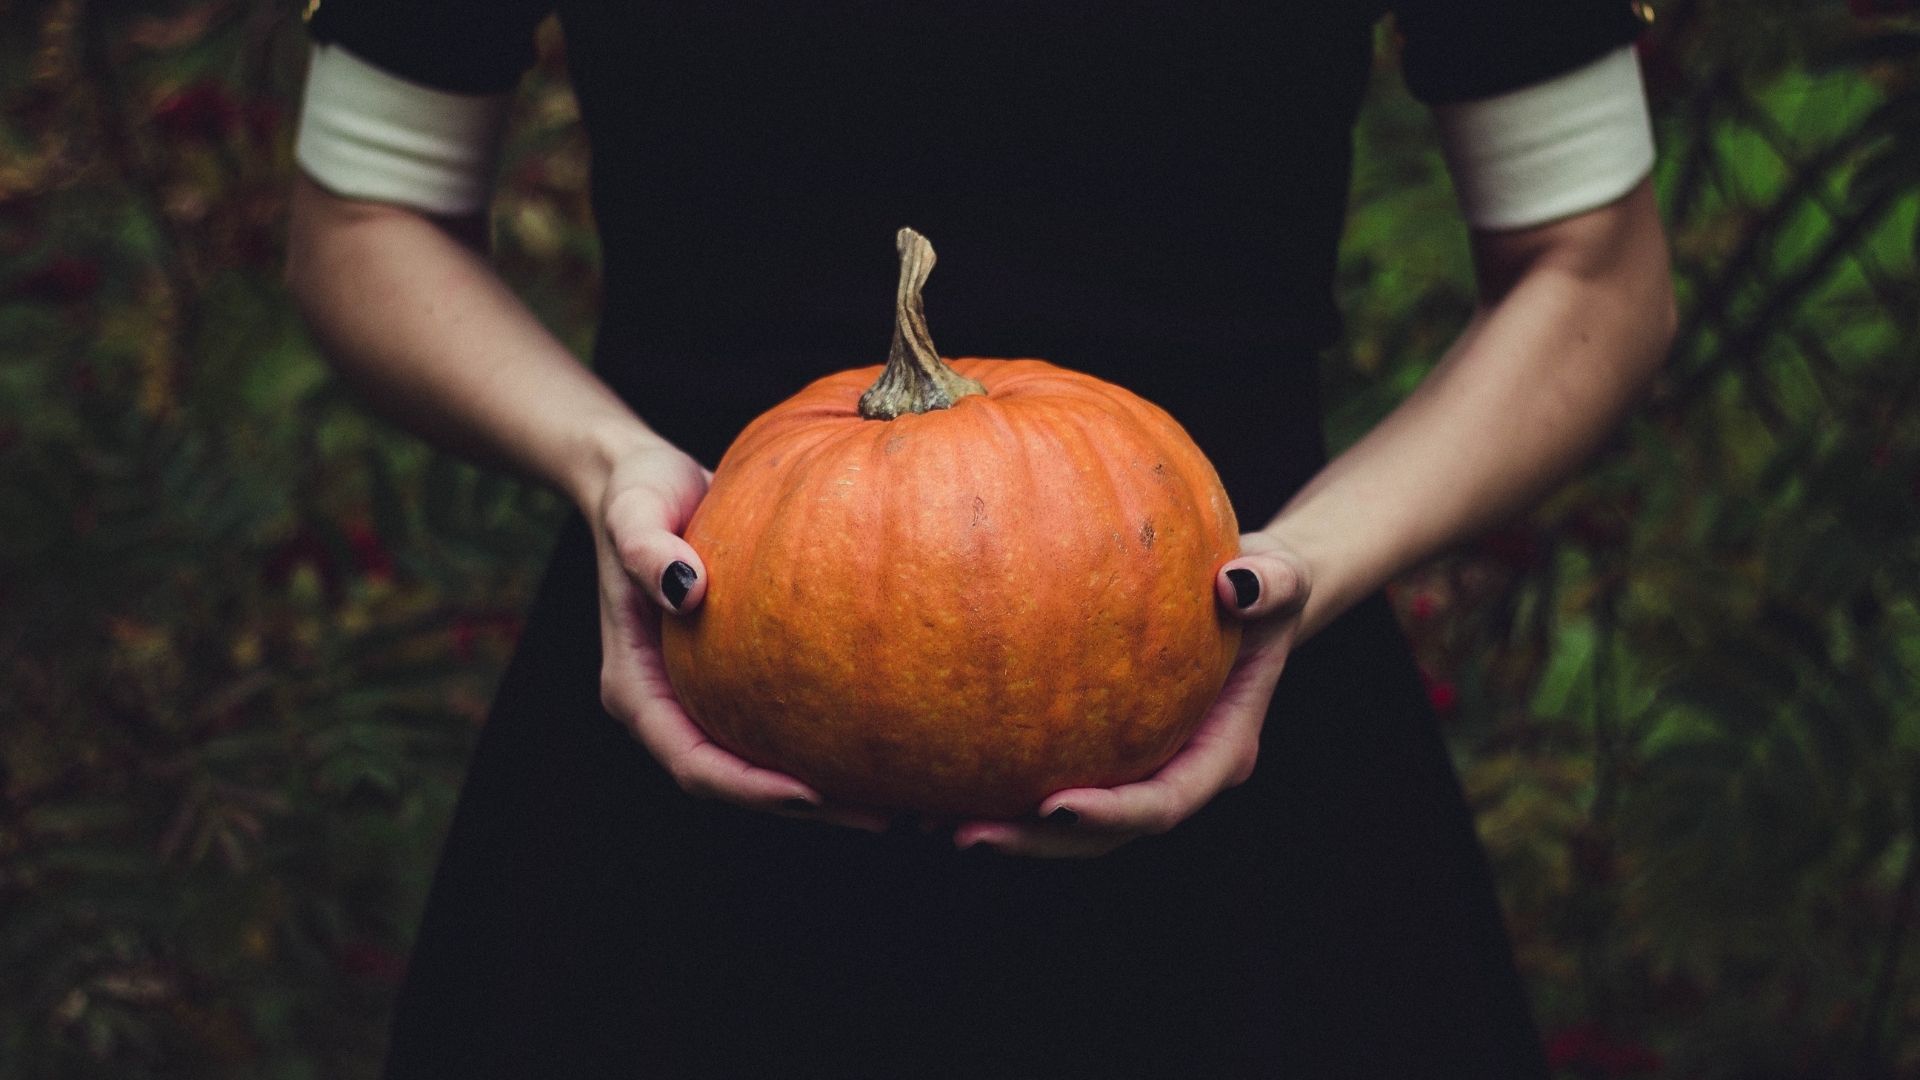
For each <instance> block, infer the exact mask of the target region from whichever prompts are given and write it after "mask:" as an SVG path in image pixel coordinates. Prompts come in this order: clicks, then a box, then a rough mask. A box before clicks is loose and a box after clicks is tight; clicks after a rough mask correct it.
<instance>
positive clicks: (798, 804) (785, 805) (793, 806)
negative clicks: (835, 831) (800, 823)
mask: <svg viewBox="0 0 1920 1080" xmlns="http://www.w3.org/2000/svg"><path fill="white" fill-rule="evenodd" d="M675 565H676V566H678V565H682V564H679V563H676V564H675ZM780 808H781V809H782V810H789V811H792V812H793V813H796V814H804V813H806V812H807V811H809V810H812V809H813V808H814V805H813V803H812V802H811V801H809V800H807V799H803V798H801V797H800V796H798V795H795V796H794V797H792V798H790V799H781V800H780Z"/></svg>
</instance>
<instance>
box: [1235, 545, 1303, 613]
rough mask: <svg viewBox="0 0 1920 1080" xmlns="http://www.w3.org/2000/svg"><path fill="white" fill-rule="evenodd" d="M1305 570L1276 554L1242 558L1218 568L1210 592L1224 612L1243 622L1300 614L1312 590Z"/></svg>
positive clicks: (1285, 557)
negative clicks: (1216, 598)
mask: <svg viewBox="0 0 1920 1080" xmlns="http://www.w3.org/2000/svg"><path fill="white" fill-rule="evenodd" d="M1312 588H1313V586H1312V583H1311V582H1310V581H1309V580H1308V576H1307V571H1306V567H1305V566H1303V565H1301V563H1300V562H1299V560H1297V559H1294V558H1291V557H1289V556H1287V555H1285V554H1281V553H1279V552H1260V553H1257V554H1248V555H1242V556H1240V557H1239V558H1236V559H1233V560H1231V561H1229V562H1227V563H1226V565H1224V566H1222V567H1221V568H1220V573H1219V574H1217V575H1216V576H1215V578H1214V583H1213V591H1214V594H1215V595H1216V596H1218V597H1219V599H1220V603H1221V605H1222V606H1224V607H1225V608H1226V609H1227V610H1229V611H1231V612H1233V613H1234V614H1235V615H1238V616H1239V617H1240V618H1242V619H1264V618H1267V617H1269V616H1273V615H1286V614H1291V613H1292V612H1296V611H1299V610H1300V609H1301V608H1302V607H1303V606H1305V605H1306V602H1307V594H1308V593H1309V592H1311V591H1312Z"/></svg>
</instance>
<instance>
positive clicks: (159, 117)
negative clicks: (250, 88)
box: [153, 79, 240, 140]
mask: <svg viewBox="0 0 1920 1080" xmlns="http://www.w3.org/2000/svg"><path fill="white" fill-rule="evenodd" d="M153 122H154V124H155V125H156V126H158V127H159V129H160V130H161V131H162V132H163V133H165V134H166V135H168V136H170V137H172V138H176V139H207V140H213V139H223V138H226V137H227V136H228V135H230V134H232V133H233V131H234V129H235V128H236V127H238V126H239V123H240V107H239V105H238V104H237V103H235V101H234V100H233V96H232V95H230V94H228V93H227V88H226V87H225V86H224V85H223V84H221V83H219V82H217V81H215V80H213V79H201V80H199V81H198V82H194V83H189V84H188V85H187V86H185V87H182V88H181V89H180V90H178V91H176V92H174V93H173V94H172V95H170V96H169V97H168V98H167V99H166V100H164V101H162V102H161V103H160V104H159V106H158V107H156V108H155V109H154V110H153Z"/></svg>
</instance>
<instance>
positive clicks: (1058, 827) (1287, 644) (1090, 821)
mask: <svg viewBox="0 0 1920 1080" xmlns="http://www.w3.org/2000/svg"><path fill="white" fill-rule="evenodd" d="M1240 551H1241V554H1240V556H1239V557H1238V558H1235V559H1232V560H1231V561H1229V562H1227V563H1226V565H1224V566H1222V567H1221V570H1220V574H1219V575H1218V576H1217V577H1216V578H1215V580H1214V595H1215V596H1216V598H1217V599H1218V600H1219V601H1220V603H1221V605H1222V606H1223V607H1225V608H1226V610H1227V611H1229V612H1231V613H1232V614H1234V615H1235V616H1238V617H1239V618H1242V619H1246V620H1248V625H1247V627H1246V633H1245V634H1244V635H1243V636H1242V638H1241V641H1240V655H1239V656H1238V657H1237V658H1236V659H1235V660H1234V665H1233V670H1232V671H1231V672H1229V673H1228V675H1227V682H1226V685H1225V686H1224V687H1222V688H1221V690H1220V696H1219V697H1218V698H1217V699H1216V700H1215V701H1214V703H1213V707H1212V708H1210V709H1209V710H1208V711H1207V715H1206V716H1205V717H1203V718H1202V719H1201V721H1200V726H1199V727H1198V728H1197V729H1196V730H1195V731H1194V733H1193V738H1192V739H1190V740H1188V742H1187V745H1186V746H1185V747H1184V748H1182V749H1181V751H1180V752H1179V753H1178V754H1175V755H1174V756H1173V759H1172V760H1170V761H1168V762H1167V763H1166V764H1165V765H1163V766H1161V768H1160V771H1158V772H1156V773H1154V774H1153V775H1152V776H1150V777H1148V778H1147V779H1145V780H1142V781H1139V782H1137V783H1132V784H1125V785H1122V786H1120V787H1116V788H1071V789H1068V790H1066V791H1056V792H1054V793H1053V794H1051V795H1049V796H1047V797H1046V798H1045V799H1044V800H1042V801H1041V803H1040V811H1039V819H1038V820H1037V821H1032V822H1008V821H970V822H965V823H963V824H961V825H960V826H959V827H958V828H957V829H955V830H954V834H953V842H954V845H955V846H957V847H961V848H968V847H972V846H974V845H975V844H979V845H983V846H986V847H989V848H992V849H993V850H995V851H1000V852H1003V853H1005V854H1009V855H1033V856H1040V857H1043V858H1089V857H1092V856H1095V855H1104V854H1106V853H1107V852H1109V851H1112V850H1113V849H1115V848H1117V847H1119V846H1120V845H1122V844H1124V843H1126V842H1127V841H1129V840H1133V839H1135V838H1137V837H1141V836H1148V835H1151V834H1155V833H1163V832H1166V831H1168V830H1169V829H1172V828H1173V827H1174V826H1175V825H1178V824H1180V823H1181V822H1182V821H1185V820H1186V819H1187V818H1189V817H1192V816H1193V814H1194V813H1195V812H1197V811H1198V810H1199V809H1200V808H1201V807H1202V806H1205V805H1206V804H1207V803H1208V802H1209V801H1211V800H1212V799H1213V797H1214V796H1215V795H1218V794H1220V793H1221V792H1222V791H1225V790H1226V789H1228V788H1230V787H1233V786H1235V785H1237V784H1240V783H1243V782H1244V781H1245V780H1246V779H1247V777H1249V776H1251V775H1253V764H1254V758H1255V757H1256V756H1257V755H1258V753H1259V750H1260V728H1261V725H1262V724H1263V723H1264V722H1265V720H1266V716H1267V703H1268V702H1269V701H1271V700H1272V698H1273V689H1274V687H1275V686H1276V685H1278V684H1279V682H1280V671H1281V669H1282V668H1283V667H1285V666H1286V662H1287V653H1288V652H1289V651H1290V650H1291V649H1292V647H1293V642H1294V639H1295V637H1296V636H1297V635H1298V631H1299V628H1300V610H1301V608H1302V607H1304V606H1305V605H1306V602H1307V595H1308V594H1309V593H1310V592H1311V591H1312V588H1313V584H1312V580H1311V575H1310V574H1309V572H1308V570H1307V564H1306V561H1305V560H1304V559H1302V558H1301V557H1300V556H1299V555H1298V554H1296V553H1295V552H1293V551H1292V550H1290V549H1289V548H1287V547H1286V546H1285V545H1284V544H1282V543H1281V542H1280V541H1279V540H1278V539H1277V538H1275V537H1273V536H1271V535H1269V534H1267V533H1264V532H1254V533H1246V534H1244V535H1242V536H1241V537H1240ZM1249 574H1250V575H1251V578H1250V579H1249V577H1248V576H1247V575H1249ZM1236 579H1238V580H1237V581H1236ZM1249 586H1251V588H1249ZM1249 591H1252V593H1253V595H1252V596H1251V597H1247V599H1248V601H1249V602H1247V603H1246V604H1245V605H1244V606H1243V605H1242V598H1243V597H1245V596H1246V594H1247V593H1248V592H1249Z"/></svg>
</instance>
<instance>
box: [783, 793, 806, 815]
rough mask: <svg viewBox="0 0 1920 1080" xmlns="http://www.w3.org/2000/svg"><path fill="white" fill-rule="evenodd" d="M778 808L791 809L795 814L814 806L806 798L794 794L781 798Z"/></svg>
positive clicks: (802, 812)
mask: <svg viewBox="0 0 1920 1080" xmlns="http://www.w3.org/2000/svg"><path fill="white" fill-rule="evenodd" d="M780 808H781V809H782V810H789V811H792V812H793V813H796V814H804V813H806V812H807V811H809V810H812V809H813V808H814V807H813V804H812V803H810V802H808V801H807V800H805V799H803V798H801V797H800V796H798V795H795V796H794V797H793V798H791V799H781V800H780Z"/></svg>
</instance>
